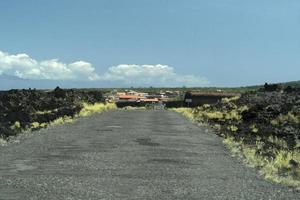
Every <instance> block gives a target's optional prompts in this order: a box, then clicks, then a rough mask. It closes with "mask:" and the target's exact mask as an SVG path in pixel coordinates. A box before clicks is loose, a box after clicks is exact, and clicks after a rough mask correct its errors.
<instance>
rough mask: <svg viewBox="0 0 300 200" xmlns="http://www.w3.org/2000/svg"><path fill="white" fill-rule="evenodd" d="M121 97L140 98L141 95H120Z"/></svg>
mask: <svg viewBox="0 0 300 200" xmlns="http://www.w3.org/2000/svg"><path fill="white" fill-rule="evenodd" d="M119 99H139V96H136V95H120V96H119Z"/></svg>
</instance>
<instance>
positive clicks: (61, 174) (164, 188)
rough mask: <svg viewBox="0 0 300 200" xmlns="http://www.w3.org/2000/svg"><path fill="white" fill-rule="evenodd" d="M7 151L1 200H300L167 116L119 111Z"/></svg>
mask: <svg viewBox="0 0 300 200" xmlns="http://www.w3.org/2000/svg"><path fill="white" fill-rule="evenodd" d="M18 140H20V142H19V143H13V144H9V145H8V146H3V147H0V199H1V200H2V199H3V200H4V199H20V200H21V199H22V200H23V199H32V200H33V199H45V200H47V199H49V200H50V199H164V200H165V199H185V200H186V199H300V193H299V192H297V191H295V190H293V189H291V188H288V187H284V186H281V185H277V184H274V183H270V182H268V181H266V180H264V179H263V178H262V177H260V176H259V175H258V174H257V171H256V170H254V169H252V168H248V167H245V166H244V165H243V164H242V163H240V162H239V161H238V160H236V159H235V158H232V157H231V156H230V153H229V152H228V151H227V150H226V149H225V148H224V146H223V144H222V141H221V138H219V137H218V136H216V135H215V134H213V133H212V132H211V130H208V129H205V128H202V127H198V126H196V125H195V124H192V123H191V122H189V121H188V120H186V119H185V118H184V117H182V116H181V115H180V114H178V113H175V112H171V111H164V110H151V111H147V110H130V111H122V110H116V111H111V112H107V113H103V114H99V115H93V116H91V117H86V118H81V119H78V120H77V121H76V122H75V123H73V124H66V125H63V126H57V127H51V128H47V129H44V130H40V131H37V132H36V133H34V134H33V135H23V136H20V137H19V138H18Z"/></svg>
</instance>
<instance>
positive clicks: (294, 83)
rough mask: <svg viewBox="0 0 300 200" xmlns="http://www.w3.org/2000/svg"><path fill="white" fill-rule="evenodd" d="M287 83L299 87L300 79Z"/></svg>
mask: <svg viewBox="0 0 300 200" xmlns="http://www.w3.org/2000/svg"><path fill="white" fill-rule="evenodd" d="M285 85H290V86H292V87H298V88H300V81H291V82H286V83H285Z"/></svg>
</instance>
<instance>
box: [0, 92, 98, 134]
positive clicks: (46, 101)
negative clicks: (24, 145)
mask: <svg viewBox="0 0 300 200" xmlns="http://www.w3.org/2000/svg"><path fill="white" fill-rule="evenodd" d="M102 101H103V96H102V93H101V92H100V91H96V90H79V89H78V90H77V89H76V90H73V89H68V90H64V89H61V88H59V87H57V88H55V89H54V90H52V91H41V90H32V89H29V90H10V91H3V92H0V137H2V138H7V137H9V136H13V135H16V134H17V133H18V132H20V131H21V130H26V129H30V128H32V123H39V124H47V123H49V122H51V121H53V120H55V119H57V118H60V117H65V116H68V117H74V116H75V115H76V114H77V113H78V112H79V111H80V110H81V108H82V104H81V103H82V102H87V103H96V102H102Z"/></svg>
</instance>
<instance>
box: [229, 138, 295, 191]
mask: <svg viewBox="0 0 300 200" xmlns="http://www.w3.org/2000/svg"><path fill="white" fill-rule="evenodd" d="M223 143H224V144H225V146H226V147H227V148H228V149H229V150H230V151H231V152H232V154H233V155H234V156H237V157H239V158H243V160H244V162H245V163H246V164H247V165H248V166H250V167H257V168H258V169H259V172H260V174H261V175H263V176H264V177H265V178H266V179H267V180H271V181H273V182H276V183H281V184H284V185H288V186H292V187H300V179H299V176H300V168H299V166H298V163H300V152H299V150H293V151H288V150H283V149H282V150H276V149H270V150H269V151H270V153H272V154H273V158H267V157H265V156H263V155H262V154H261V152H262V151H261V149H262V146H263V145H264V143H263V142H262V141H257V142H256V145H255V146H253V145H252V146H250V145H245V144H244V143H243V142H241V141H235V140H234V138H233V137H227V138H225V139H224V140H223Z"/></svg>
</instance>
